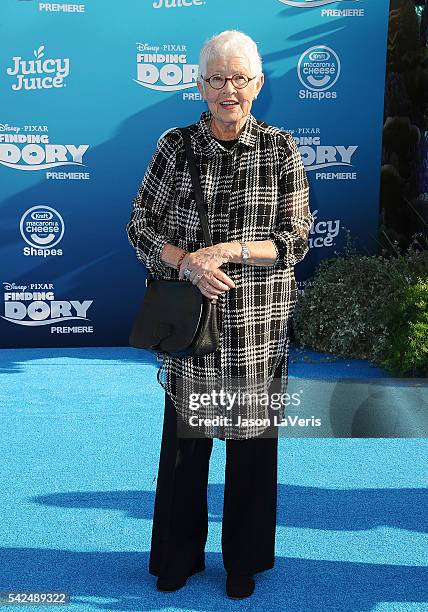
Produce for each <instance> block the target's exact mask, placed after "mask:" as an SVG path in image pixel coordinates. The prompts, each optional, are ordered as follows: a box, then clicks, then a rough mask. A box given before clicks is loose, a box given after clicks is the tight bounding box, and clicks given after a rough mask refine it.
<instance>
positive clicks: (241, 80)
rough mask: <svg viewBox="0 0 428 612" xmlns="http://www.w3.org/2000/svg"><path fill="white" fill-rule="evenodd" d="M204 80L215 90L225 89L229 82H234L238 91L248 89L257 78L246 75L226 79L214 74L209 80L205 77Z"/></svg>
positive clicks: (235, 75)
mask: <svg viewBox="0 0 428 612" xmlns="http://www.w3.org/2000/svg"><path fill="white" fill-rule="evenodd" d="M202 78H203V79H204V81H206V82H207V83H209V84H210V85H211V87H212V88H213V89H223V87H224V86H225V85H226V83H227V81H232V83H233V85H234V86H235V87H236V89H244V87H247V85H248V83H249V82H250V81H252V80H253V79H255V78H256V77H255V76H253V77H251V78H249V77H247V76H246V75H245V74H234V75H233V76H231V77H225V76H223V75H222V74H213V75H212V76H210V77H209V78H208V79H206V78H205V77H202Z"/></svg>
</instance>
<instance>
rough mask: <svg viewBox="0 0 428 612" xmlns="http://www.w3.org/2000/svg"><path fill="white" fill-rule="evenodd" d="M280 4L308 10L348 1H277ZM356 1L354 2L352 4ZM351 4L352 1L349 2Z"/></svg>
mask: <svg viewBox="0 0 428 612" xmlns="http://www.w3.org/2000/svg"><path fill="white" fill-rule="evenodd" d="M279 1H280V2H282V4H288V6H295V7H297V8H309V7H316V6H326V5H327V4H336V3H338V2H349V1H350V0H279ZM355 1H356V2H358V0H354V2H355ZM351 2H352V0H351Z"/></svg>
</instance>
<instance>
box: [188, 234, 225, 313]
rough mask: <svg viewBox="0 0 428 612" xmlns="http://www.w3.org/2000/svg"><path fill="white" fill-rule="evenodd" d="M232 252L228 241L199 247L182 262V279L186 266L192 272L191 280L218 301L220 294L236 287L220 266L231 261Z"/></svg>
mask: <svg viewBox="0 0 428 612" xmlns="http://www.w3.org/2000/svg"><path fill="white" fill-rule="evenodd" d="M229 257H230V253H229V251H228V249H227V243H220V244H215V245H213V246H209V247H205V248H202V249H198V250H197V251H194V252H193V253H187V255H185V257H184V258H183V260H182V261H181V264H180V269H179V275H178V277H179V278H180V279H182V278H184V277H183V273H184V270H186V268H187V269H188V270H191V272H192V274H191V276H190V278H189V280H190V281H191V282H192V283H193V284H194V285H196V286H197V287H198V289H199V290H200V292H201V293H202V294H203V295H205V296H206V297H208V298H210V299H212V300H214V301H217V299H218V296H219V295H221V294H222V293H225V292H226V291H229V289H233V288H234V287H235V283H234V282H233V280H232V279H231V278H230V276H228V275H227V274H226V273H225V272H223V271H222V270H220V269H219V268H220V266H221V265H222V264H224V263H227V262H228V261H229Z"/></svg>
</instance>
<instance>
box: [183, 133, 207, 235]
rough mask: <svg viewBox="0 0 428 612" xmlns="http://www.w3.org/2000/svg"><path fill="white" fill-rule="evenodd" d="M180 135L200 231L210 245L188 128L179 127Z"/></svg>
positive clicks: (202, 198)
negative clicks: (199, 222)
mask: <svg viewBox="0 0 428 612" xmlns="http://www.w3.org/2000/svg"><path fill="white" fill-rule="evenodd" d="M180 132H181V135H182V136H183V141H184V148H185V150H186V157H187V162H188V164H189V171H190V177H191V179H192V185H193V191H194V193H195V200H196V204H197V207H198V213H199V219H200V221H201V225H202V231H203V233H204V239H205V243H206V245H207V246H212V243H213V241H212V239H211V233H210V228H209V227H208V217H207V211H206V208H205V204H204V197H203V195H202V189H201V183H200V180H199V173H198V169H197V167H196V160H195V156H194V154H193V150H192V145H191V141H190V133H189V128H188V127H185V128H180Z"/></svg>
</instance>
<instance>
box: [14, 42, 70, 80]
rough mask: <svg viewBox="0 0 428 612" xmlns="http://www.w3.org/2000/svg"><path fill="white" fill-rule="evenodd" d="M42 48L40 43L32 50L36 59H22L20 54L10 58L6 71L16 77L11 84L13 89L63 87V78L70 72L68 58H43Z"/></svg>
mask: <svg viewBox="0 0 428 612" xmlns="http://www.w3.org/2000/svg"><path fill="white" fill-rule="evenodd" d="M44 48H45V47H44V46H43V45H42V46H41V47H39V48H38V49H36V50H34V57H35V58H36V59H31V60H24V59H22V57H21V56H15V57H13V58H12V61H13V65H12V67H10V68H8V69H7V70H6V73H7V74H8V75H9V76H13V77H16V82H15V83H13V84H12V89H13V91H20V90H30V89H52V88H57V89H60V88H61V87H65V83H64V80H65V79H66V77H68V75H69V74H70V60H69V58H64V59H60V58H57V59H43V57H44V55H45V54H44V52H43V51H44ZM43 75H45V76H43Z"/></svg>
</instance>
